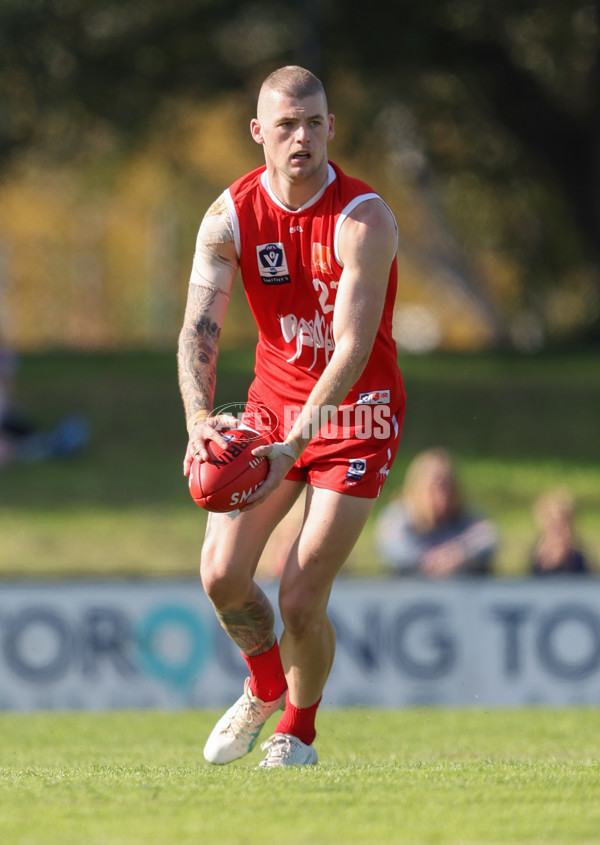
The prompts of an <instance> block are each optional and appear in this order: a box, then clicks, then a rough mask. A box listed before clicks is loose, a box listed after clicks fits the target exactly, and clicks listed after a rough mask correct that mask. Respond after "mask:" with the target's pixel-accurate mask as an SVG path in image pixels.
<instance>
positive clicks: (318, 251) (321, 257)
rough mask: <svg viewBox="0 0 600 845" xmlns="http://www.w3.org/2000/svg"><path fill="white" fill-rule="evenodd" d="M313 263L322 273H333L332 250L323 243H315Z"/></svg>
mask: <svg viewBox="0 0 600 845" xmlns="http://www.w3.org/2000/svg"><path fill="white" fill-rule="evenodd" d="M312 263H313V267H314V268H315V269H316V270H320V271H321V272H322V273H331V250H330V249H329V247H328V246H323V244H318V243H313V245H312Z"/></svg>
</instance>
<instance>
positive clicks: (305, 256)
mask: <svg viewBox="0 0 600 845" xmlns="http://www.w3.org/2000/svg"><path fill="white" fill-rule="evenodd" d="M376 196H378V195H377V194H376V193H374V192H373V191H372V190H371V188H370V187H369V186H368V185H366V184H365V183H364V182H361V181H360V180H358V179H353V178H351V177H349V176H346V175H345V174H344V173H343V172H342V171H341V170H340V169H339V168H338V167H337V166H336V165H334V164H331V163H330V164H329V170H328V180H327V183H326V184H325V186H324V187H323V188H322V189H321V191H319V193H318V194H317V195H316V196H315V197H313V198H312V200H310V202H309V203H307V204H306V205H305V206H303V207H302V208H300V209H298V210H297V211H291V210H290V209H288V208H286V207H285V206H284V205H283V204H282V203H280V202H279V200H278V199H277V198H276V197H275V196H274V194H273V193H272V192H271V191H270V189H269V185H268V181H267V175H266V168H265V167H264V166H263V167H260V168H258V169H257V170H253V171H252V172H250V173H247V174H246V175H245V176H242V177H241V178H240V179H238V180H237V181H236V182H234V183H233V184H232V185H231V186H230V188H229V190H228V191H226V193H225V197H226V199H227V203H228V207H229V211H230V214H231V218H232V223H233V231H234V238H235V245H236V249H237V253H238V256H239V259H240V266H241V272H242V279H243V282H244V287H245V290H246V295H247V297H248V302H249V303H250V307H251V309H252V312H253V314H254V317H255V319H256V322H257V325H258V329H259V339H258V345H257V349H256V362H255V374H256V377H257V379H258V380H259V382H262V383H263V384H264V385H265V386H266V387H267V388H268V389H269V390H270V392H271V393H272V394H274V395H276V396H278V397H279V398H280V399H281V400H283V401H285V402H291V403H296V404H299V405H303V404H304V402H305V401H306V399H307V397H308V394H309V393H310V391H311V390H312V388H313V387H314V384H315V382H316V381H317V379H318V378H319V377H320V375H321V373H322V372H323V370H324V368H325V366H326V364H327V363H328V361H329V359H330V358H331V355H332V352H333V350H334V347H335V342H334V338H333V326H332V319H333V310H334V307H335V298H336V294H337V290H338V285H339V282H340V278H341V275H342V266H341V264H340V261H339V254H338V238H339V230H340V227H341V225H342V223H343V221H344V219H345V218H346V216H347V215H348V214H349V213H350V212H351V211H352V210H353V209H354V208H355V207H356V206H357V205H358V204H359V203H361V202H363V201H365V200H367V199H372V198H374V197H376ZM396 284H397V267H396V260H395V259H394V262H393V264H392V267H391V269H390V275H389V281H388V289H387V295H386V299H385V305H384V309H383V315H382V318H381V323H380V325H379V329H378V332H377V337H376V339H375V343H374V346H373V350H372V353H371V356H370V358H369V361H368V363H367V365H366V368H365V370H364V372H363V374H362V375H361V377H360V378H359V380H358V382H357V383H356V384H355V385H354V387H353V388H352V390H351V391H350V393H349V394H348V396H347V398H346V399H345V401H344V403H343V404H344V405H346V404H354V403H356V402H360V401H363V402H364V401H366V402H372V401H374V402H376V403H379V402H381V403H383V404H390V405H392V407H397V406H398V405H399V404H400V402H401V401H402V399H403V393H404V391H403V388H402V379H401V376H400V371H399V369H398V365H397V357H396V356H397V353H396V344H395V342H394V340H393V338H392V312H393V307H394V300H395V296H396ZM370 394H373V396H372V397H371V399H369V398H368V397H369V395H370ZM365 397H367V398H365Z"/></svg>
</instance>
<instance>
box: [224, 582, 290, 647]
mask: <svg viewBox="0 0 600 845" xmlns="http://www.w3.org/2000/svg"><path fill="white" fill-rule="evenodd" d="M256 590H257V592H256V597H255V598H254V599H253V600H252V601H248V602H246V603H245V604H244V605H243V606H242V607H241V608H236V609H235V610H224V611H220V610H217V611H216V613H217V617H218V619H219V622H220V623H221V625H222V626H223V628H225V630H226V631H227V633H228V634H229V636H230V637H231V639H232V640H233V641H234V643H235V644H236V645H237V646H238V647H239V648H240V649H241V651H242V652H243V653H244V654H245V655H246V656H247V657H254V656H255V655H257V654H262V653H263V652H265V651H268V650H269V649H270V648H271V646H272V645H273V644H274V642H275V632H274V630H273V626H274V624H275V614H274V613H273V608H272V607H271V603H270V602H269V600H268V598H267V597H266V596H265V594H264V593H263V591H262V590H261V589H260V588H259V587H257V588H256Z"/></svg>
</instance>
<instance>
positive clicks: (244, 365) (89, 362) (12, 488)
mask: <svg viewBox="0 0 600 845" xmlns="http://www.w3.org/2000/svg"><path fill="white" fill-rule="evenodd" d="M400 363H401V366H402V369H403V372H404V376H405V382H406V388H407V392H408V407H407V414H406V421H405V426H404V432H403V439H402V444H401V448H400V452H399V455H398V459H397V461H396V464H395V465H394V468H393V470H392V473H391V474H390V478H389V481H388V484H387V486H386V489H385V490H384V495H383V496H382V499H381V500H380V502H379V503H378V505H377V508H376V510H375V515H376V514H377V512H378V511H379V509H380V508H381V506H382V505H383V504H384V503H385V501H386V499H387V497H389V496H390V495H391V493H392V492H393V491H394V489H395V488H397V487H398V486H399V485H400V483H401V481H402V479H403V476H404V471H405V468H406V465H407V463H408V461H409V460H410V459H411V458H412V457H413V456H414V454H415V453H416V452H417V451H418V450H420V449H423V448H426V447H428V446H432V445H443V446H446V447H448V448H449V449H451V450H452V452H453V453H454V455H455V457H456V458H457V461H458V464H459V468H460V471H461V477H462V480H463V484H464V487H465V489H466V491H467V493H468V494H469V498H471V499H472V500H473V501H474V502H476V503H477V504H478V505H479V506H480V507H481V508H483V509H484V510H485V511H487V512H488V514H489V515H490V516H492V517H493V518H494V519H495V521H496V522H497V524H498V528H499V531H500V535H501V546H500V550H499V554H498V558H497V561H496V572H497V573H498V574H500V575H513V574H518V573H520V572H523V571H524V568H525V566H526V561H527V556H528V553H529V549H530V547H531V545H532V543H533V540H534V536H535V526H534V523H533V519H532V515H531V505H532V502H533V499H534V497H535V496H536V495H537V494H538V493H539V492H541V491H542V490H544V489H546V488H547V487H549V486H552V485H555V484H557V483H561V484H567V485H568V486H569V487H570V488H571V489H572V490H573V492H574V493H575V494H576V496H577V498H578V500H579V502H580V505H581V514H580V519H579V523H578V527H579V528H580V533H581V535H582V537H583V539H584V541H585V542H586V544H587V546H588V547H589V549H590V551H591V552H592V553H593V554H594V553H595V558H596V563H597V565H599V566H600V520H598V516H597V515H598V512H600V437H599V436H598V421H599V416H600V356H599V355H598V354H597V353H596V352H595V351H593V350H592V351H591V352H586V353H584V352H582V353H578V354H576V353H561V354H559V353H547V354H544V355H537V356H528V357H521V356H517V355H500V354H480V355H458V354H451V355H450V354H446V355H444V354H438V355H433V356H424V357H407V358H404V359H403V360H401V362H400ZM252 364H253V354H252V352H251V351H249V350H224V351H223V352H222V353H221V356H220V359H219V382H218V393H217V397H216V403H217V404H221V403H224V402H238V401H243V399H244V398H245V395H246V389H247V386H248V383H249V381H250V378H251V370H252ZM18 385H19V399H20V400H21V403H22V404H23V406H24V407H25V408H27V409H30V410H31V411H32V412H34V413H35V415H36V417H37V418H38V420H39V421H40V422H41V423H44V424H48V425H50V424H52V423H54V422H56V420H57V419H59V418H60V417H61V416H62V415H64V414H66V413H71V412H77V413H82V414H84V415H85V416H86V417H87V418H88V419H89V421H90V424H91V427H92V432H93V437H92V442H91V446H90V448H89V450H88V452H87V453H86V454H85V455H83V456H81V457H80V458H78V459H76V460H72V461H63V462H54V463H46V464H31V465H20V466H15V465H13V466H8V467H4V468H3V469H2V470H0V534H1V536H2V554H1V555H0V575H10V576H30V575H36V576H39V575H42V576H46V575H47V576H50V577H53V576H56V575H69V574H78V575H86V574H89V575H102V574H109V575H119V574H134V575H138V574H141V575H157V576H167V575H182V576H189V575H195V573H196V570H197V560H198V555H199V548H200V543H201V540H202V535H203V527H204V519H205V515H204V513H203V512H202V511H201V510H200V509H198V508H196V507H195V506H194V505H193V503H192V502H191V499H190V498H189V496H188V492H187V487H186V484H185V481H184V479H183V477H182V475H181V470H180V467H181V461H182V455H183V451H184V448H185V442H186V433H185V428H184V424H183V415H182V411H181V402H180V398H179V394H178V390H177V383H176V367H175V355H174V351H171V352H167V353H158V352H147V353H146V352H144V353H142V352H137V353H136V352H133V353H122V354H117V353H115V354H102V355H91V354H90V355H85V354H67V353H64V354H60V353H54V354H47V355H30V356H25V357H23V359H22V365H21V371H20V374H19V382H18ZM372 527H373V520H371V522H370V523H369V524H368V525H367V528H366V530H365V532H364V534H363V536H362V537H361V539H360V541H359V543H358V546H357V548H356V550H355V552H354V553H353V555H352V557H351V559H350V561H349V563H348V571H349V572H356V573H359V574H368V575H374V574H377V573H379V572H380V562H379V561H378V560H377V557H376V555H375V554H374V551H373V542H372Z"/></svg>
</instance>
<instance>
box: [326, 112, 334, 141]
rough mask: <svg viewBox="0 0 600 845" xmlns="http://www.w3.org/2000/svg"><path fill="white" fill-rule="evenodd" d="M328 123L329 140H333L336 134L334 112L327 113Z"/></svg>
mask: <svg viewBox="0 0 600 845" xmlns="http://www.w3.org/2000/svg"><path fill="white" fill-rule="evenodd" d="M327 123H328V128H327V140H328V141H331V139H332V138H333V136H334V135H335V117H334V116H333V115H332V114H329V115H327Z"/></svg>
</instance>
